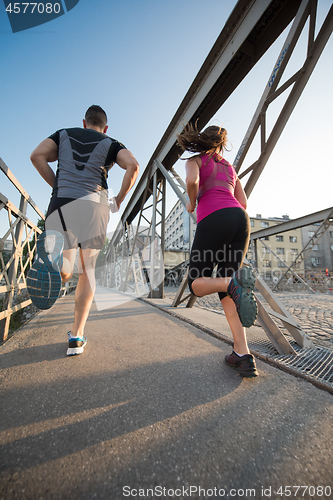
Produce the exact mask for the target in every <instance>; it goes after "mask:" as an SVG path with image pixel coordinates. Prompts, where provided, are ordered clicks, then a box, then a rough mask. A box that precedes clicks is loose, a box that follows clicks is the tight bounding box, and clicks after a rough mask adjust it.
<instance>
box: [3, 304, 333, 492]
mask: <svg viewBox="0 0 333 500" xmlns="http://www.w3.org/2000/svg"><path fill="white" fill-rule="evenodd" d="M115 299H116V298H115ZM97 305H98V306H99V309H100V310H97V308H96V306H95V305H94V306H93V310H92V312H91V314H90V317H89V320H88V323H87V328H86V335H87V337H88V344H87V347H86V350H85V353H84V354H83V355H81V356H76V357H70V358H68V357H66V356H65V352H66V347H67V337H66V333H67V331H68V330H69V329H70V326H71V320H72V315H73V308H74V299H73V296H67V297H65V298H62V299H59V300H58V302H57V304H56V305H55V306H54V307H53V308H52V309H51V310H49V311H44V312H42V313H40V314H39V315H38V316H37V317H35V318H34V319H33V320H32V321H31V322H30V323H28V324H27V325H26V326H25V327H24V328H22V329H21V330H20V331H19V332H17V333H16V334H15V335H14V337H12V338H11V339H10V340H9V341H8V342H6V343H5V344H4V345H3V346H1V347H0V354H1V356H0V368H1V410H0V411H1V424H0V425H1V430H0V444H1V451H0V454H1V455H0V465H1V471H0V499H1V500H2V499H3V500H10V499H14V498H15V499H34V500H37V499H46V500H48V499H77V500H84V499H92V498H97V499H108V500H111V499H112V500H118V499H124V498H227V497H228V496H229V498H230V497H232V498H266V497H268V496H270V497H271V498H274V499H276V498H279V499H283V498H286V497H287V494H288V489H285V488H286V487H288V486H289V487H291V490H290V491H291V492H292V495H291V497H292V498H303V499H306V498H312V499H314V498H333V480H332V448H333V436H332V429H331V426H332V421H333V419H332V417H333V405H332V396H331V395H330V394H329V393H327V392H325V391H322V390H320V389H318V388H316V387H314V386H313V385H311V384H309V383H308V382H306V381H304V380H302V379H298V378H295V377H293V376H292V375H289V374H287V373H285V372H282V371H280V370H278V369H276V368H274V367H272V366H269V365H267V364H265V363H263V362H262V361H260V360H258V361H257V366H258V369H259V374H260V376H259V377H257V378H256V379H250V380H248V379H242V377H241V376H240V375H239V374H238V373H237V372H236V371H234V370H233V369H231V368H230V367H228V366H227V365H226V364H225V363H224V356H225V355H226V354H228V353H229V352H230V346H229V345H227V344H226V343H224V342H222V341H221V340H219V339H217V338H214V337H211V336H209V335H208V334H206V333H204V332H203V331H202V330H200V328H198V327H195V326H193V325H190V324H187V323H186V322H184V321H181V320H180V319H178V318H175V317H173V316H171V315H169V314H168V313H167V312H165V311H162V310H160V309H157V308H156V307H153V306H152V305H151V304H148V303H147V302H143V301H141V300H133V301H130V302H126V303H123V301H121V300H120V301H119V302H118V303H117V301H116V300H114V302H113V306H114V307H112V308H109V309H105V308H104V306H103V307H101V302H99V303H98V304H97ZM195 309H196V310H197V311H199V312H200V313H201V320H202V319H203V323H205V324H207V326H209V325H211V324H212V323H211V322H214V324H215V327H216V326H219V325H216V321H221V325H220V327H221V331H223V330H224V329H227V325H226V324H225V323H224V322H223V321H224V320H223V318H221V316H218V315H216V314H214V313H211V312H209V311H204V310H200V309H199V308H193V310H192V314H194V310H195ZM186 314H191V311H187V313H186ZM195 314H197V313H195ZM203 315H204V316H203ZM297 486H302V487H303V489H299V491H298V493H297V494H295V493H296V491H297V489H296V487H297ZM306 486H308V487H310V486H312V488H308V489H305V487H306ZM280 487H282V489H280V490H279V488H280ZM293 487H294V488H293ZM320 487H324V488H325V487H327V488H326V495H325V490H321V489H320ZM329 487H330V488H331V496H329V495H328V494H329V491H330V490H329ZM199 488H201V490H199ZM313 488H315V489H313ZM147 490H148V491H147ZM246 490H248V491H246ZM278 490H279V491H280V492H281V493H283V495H278V494H277V493H276V492H277V491H278ZM322 491H323V494H321V492H322ZM314 493H315V494H314Z"/></svg>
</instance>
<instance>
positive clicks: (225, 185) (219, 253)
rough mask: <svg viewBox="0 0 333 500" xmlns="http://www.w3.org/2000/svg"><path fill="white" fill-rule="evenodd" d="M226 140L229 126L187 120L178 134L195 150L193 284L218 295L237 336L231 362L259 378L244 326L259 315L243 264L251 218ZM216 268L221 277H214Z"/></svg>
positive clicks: (191, 174)
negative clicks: (195, 124) (226, 155)
mask: <svg viewBox="0 0 333 500" xmlns="http://www.w3.org/2000/svg"><path fill="white" fill-rule="evenodd" d="M226 141H227V132H226V130H225V129H224V128H221V127H217V126H210V127H207V128H206V129H205V130H204V131H203V132H198V130H197V129H196V128H195V127H193V126H192V125H190V124H188V125H187V126H186V127H185V128H184V129H183V131H182V132H181V133H180V134H179V135H178V144H179V145H180V147H181V148H182V149H183V151H188V152H191V153H196V154H195V156H193V157H192V158H190V159H188V160H187V162H186V187H187V193H188V197H189V202H188V204H187V205H186V209H187V211H188V212H189V213H192V212H194V210H195V208H196V205H197V202H198V206H197V229H196V233H195V237H194V241H193V246H192V249H191V256H190V264H189V274H188V284H189V288H190V290H191V292H192V293H193V294H194V295H196V296H198V297H203V296H205V295H209V294H211V293H215V292H217V293H218V295H219V298H220V300H221V304H222V306H223V309H224V312H225V315H226V318H227V320H228V323H229V326H230V328H231V331H232V335H233V340H234V349H233V352H232V354H230V355H228V356H226V358H225V360H226V363H227V364H228V365H230V366H233V367H235V368H237V369H238V370H239V372H240V374H241V375H242V376H244V377H255V376H257V375H258V372H257V369H256V365H255V361H254V358H253V356H252V354H250V351H249V348H248V345H247V341H246V333H245V328H244V327H249V326H252V325H253V323H254V321H255V319H256V316H257V304H256V301H255V299H254V295H253V288H254V284H255V275H254V273H253V271H252V270H251V269H250V268H248V267H241V266H242V263H243V260H244V257H245V255H246V252H247V248H248V243H249V238H250V220H249V216H248V214H247V213H246V211H245V210H246V207H247V198H246V195H245V193H244V190H243V188H242V185H241V183H240V181H239V179H238V177H237V174H236V171H235V169H234V167H232V166H231V165H230V164H229V163H228V162H227V161H226V160H225V159H224V158H223V150H224V149H225V146H226ZM216 266H217V272H216V277H212V273H213V270H214V268H215V267H216Z"/></svg>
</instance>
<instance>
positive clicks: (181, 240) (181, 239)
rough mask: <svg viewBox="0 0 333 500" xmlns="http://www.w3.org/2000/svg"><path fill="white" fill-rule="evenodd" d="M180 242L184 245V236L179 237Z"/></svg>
mask: <svg viewBox="0 0 333 500" xmlns="http://www.w3.org/2000/svg"><path fill="white" fill-rule="evenodd" d="M179 241H180V243H183V235H181V236H180V237H179Z"/></svg>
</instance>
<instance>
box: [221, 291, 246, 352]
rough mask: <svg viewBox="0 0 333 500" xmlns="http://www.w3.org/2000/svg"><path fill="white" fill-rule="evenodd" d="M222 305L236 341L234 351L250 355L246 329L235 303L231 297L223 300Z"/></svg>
mask: <svg viewBox="0 0 333 500" xmlns="http://www.w3.org/2000/svg"><path fill="white" fill-rule="evenodd" d="M221 304H222V307H223V309H224V312H225V316H226V318H227V321H228V324H229V326H230V330H231V333H232V336H233V339H234V351H236V353H237V354H249V352H250V351H249V348H248V345H247V340H246V333H245V328H244V327H243V325H242V323H241V321H240V319H239V316H238V313H237V309H236V305H235V303H234V301H233V300H232V298H231V297H224V299H222V300H221Z"/></svg>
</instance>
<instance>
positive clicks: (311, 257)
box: [301, 223, 333, 271]
mask: <svg viewBox="0 0 333 500" xmlns="http://www.w3.org/2000/svg"><path fill="white" fill-rule="evenodd" d="M320 226H321V224H320V223H317V224H312V225H311V226H306V227H302V229H301V231H302V241H303V247H305V246H306V245H308V244H309V243H310V244H309V252H308V251H307V250H308V249H306V251H305V258H304V267H305V269H306V270H308V269H323V270H324V269H325V270H326V269H328V270H330V271H332V267H333V226H331V227H329V228H328V230H327V231H325V233H324V234H323V235H322V236H321V238H320V239H319V240H318V241H316V240H317V236H316V233H317V231H318V229H319V228H320ZM311 240H312V241H311ZM313 243H315V244H313Z"/></svg>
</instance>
